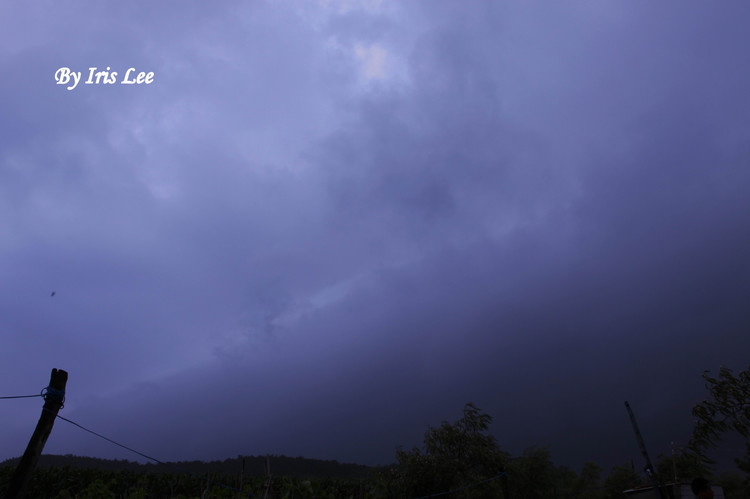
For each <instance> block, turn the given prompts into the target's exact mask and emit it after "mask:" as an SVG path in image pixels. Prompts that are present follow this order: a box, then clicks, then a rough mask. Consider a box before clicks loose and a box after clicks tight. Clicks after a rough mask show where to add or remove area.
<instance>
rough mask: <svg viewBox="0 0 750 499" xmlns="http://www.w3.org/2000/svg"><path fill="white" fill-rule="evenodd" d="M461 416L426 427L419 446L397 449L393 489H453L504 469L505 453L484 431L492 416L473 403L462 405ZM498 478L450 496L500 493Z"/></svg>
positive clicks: (406, 493)
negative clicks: (410, 448)
mask: <svg viewBox="0 0 750 499" xmlns="http://www.w3.org/2000/svg"><path fill="white" fill-rule="evenodd" d="M463 414H464V415H463V418H461V419H460V420H458V421H456V422H455V423H447V422H443V423H442V424H441V425H440V426H439V427H437V428H433V427H428V429H427V431H426V432H425V436H424V444H423V449H419V448H417V447H414V448H413V449H412V450H410V451H404V450H401V449H398V450H397V451H396V458H397V460H398V471H397V478H396V484H395V485H396V488H397V489H398V490H397V491H396V492H397V493H400V494H403V495H404V496H412V497H414V496H421V495H429V494H435V493H439V492H445V491H448V490H455V489H459V488H461V487H465V486H467V485H471V484H473V483H476V482H480V481H483V480H486V479H489V478H492V477H496V476H498V474H499V473H500V472H501V471H502V470H504V465H505V463H506V462H507V460H508V454H506V453H504V452H502V451H501V450H500V448H499V447H498V445H497V442H496V440H495V437H493V436H492V435H489V434H488V433H487V431H488V428H489V425H490V423H491V422H492V417H491V416H489V415H488V414H485V413H483V412H482V411H481V410H480V409H479V408H477V407H476V406H475V405H474V404H472V403H468V404H466V405H465V406H464V411H463ZM499 482H500V480H493V481H490V482H487V483H485V484H482V485H479V486H476V487H472V488H468V489H464V490H462V491H459V492H457V493H455V494H453V495H452V497H487V496H488V495H489V496H492V495H498V494H499V493H500V489H501V484H500V483H499Z"/></svg>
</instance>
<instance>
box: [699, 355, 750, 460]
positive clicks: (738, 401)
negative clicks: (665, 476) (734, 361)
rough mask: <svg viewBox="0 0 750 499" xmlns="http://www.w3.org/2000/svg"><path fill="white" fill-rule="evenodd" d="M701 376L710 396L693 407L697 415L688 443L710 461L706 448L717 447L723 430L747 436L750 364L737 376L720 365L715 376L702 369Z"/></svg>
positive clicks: (703, 458) (749, 419) (749, 408)
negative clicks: (717, 374)
mask: <svg viewBox="0 0 750 499" xmlns="http://www.w3.org/2000/svg"><path fill="white" fill-rule="evenodd" d="M703 379H704V380H706V388H707V389H708V391H709V394H710V396H711V398H710V399H707V400H704V401H703V402H701V403H699V404H697V405H696V406H695V407H694V408H693V416H695V417H696V418H697V419H696V422H695V427H694V428H693V434H692V435H691V437H690V443H689V444H688V446H689V448H690V450H691V451H692V452H694V453H696V454H698V456H700V458H701V459H702V460H703V461H704V462H705V463H710V464H713V463H714V461H713V460H711V459H709V458H708V457H707V456H706V451H707V450H708V449H710V448H713V447H716V445H717V444H718V443H719V441H720V440H721V438H722V436H723V435H724V434H725V433H727V432H729V431H736V432H738V433H739V434H740V435H742V436H743V437H744V438H746V439H748V438H750V366H748V368H747V369H746V370H744V371H742V372H741V373H739V374H738V375H737V376H735V375H734V374H733V373H732V370H731V369H729V368H728V367H724V366H722V367H721V368H720V369H719V376H718V377H716V378H714V377H712V376H710V374H709V371H705V372H704V373H703ZM748 457H750V455H748Z"/></svg>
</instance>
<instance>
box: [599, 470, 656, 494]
mask: <svg viewBox="0 0 750 499" xmlns="http://www.w3.org/2000/svg"><path fill="white" fill-rule="evenodd" d="M644 484H646V482H645V481H644V480H643V478H642V477H641V475H639V474H638V473H637V472H636V471H635V470H634V469H633V466H632V465H630V466H628V465H623V466H615V467H613V468H612V470H611V471H610V472H609V475H608V476H607V479H606V480H604V489H605V491H606V495H605V497H607V498H611V499H615V498H622V497H623V494H622V491H623V490H627V489H632V488H634V487H638V486H640V485H644Z"/></svg>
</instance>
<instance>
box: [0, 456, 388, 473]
mask: <svg viewBox="0 0 750 499" xmlns="http://www.w3.org/2000/svg"><path fill="white" fill-rule="evenodd" d="M268 457H269V459H270V464H271V475H272V476H287V477H297V478H367V477H368V476H370V474H371V473H372V471H373V470H376V469H377V468H375V467H372V466H365V465H363V464H353V463H339V462H338V461H327V460H321V459H308V458H304V457H288V456H274V455H272V456H268ZM243 459H244V460H245V476H246V477H248V478H251V477H260V476H265V465H266V456H237V457H236V458H231V459H225V460H223V461H210V462H203V461H179V462H175V463H166V464H154V463H146V464H141V463H137V462H134V461H128V460H119V459H99V458H96V457H84V456H73V455H70V454H66V455H64V456H60V455H51V454H43V455H42V456H41V457H40V458H39V464H38V465H37V467H39V468H52V467H56V468H64V467H66V466H67V467H70V468H86V469H97V470H108V471H119V470H129V471H137V472H143V473H175V472H179V471H188V472H190V473H193V474H195V475H202V474H205V473H217V474H222V475H238V474H239V473H240V472H241V471H242V460H243ZM19 460H20V458H18V457H17V458H13V459H8V460H6V461H3V462H2V463H0V468H4V467H8V466H10V467H15V466H16V465H17V464H18V461H19Z"/></svg>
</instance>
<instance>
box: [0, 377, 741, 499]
mask: <svg viewBox="0 0 750 499" xmlns="http://www.w3.org/2000/svg"><path fill="white" fill-rule="evenodd" d="M703 378H704V380H705V381H706V388H707V389H708V392H709V398H708V399H706V400H705V401H703V402H701V403H700V404H698V405H696V407H695V408H694V409H693V414H694V416H696V418H697V422H696V426H695V429H694V431H693V435H692V436H691V441H690V445H689V447H688V450H687V451H685V452H683V453H680V454H675V455H672V456H663V455H660V456H658V457H657V459H656V462H655V469H656V474H657V476H661V477H664V478H665V480H664V481H665V482H669V481H672V480H669V479H666V477H670V478H672V479H674V478H675V477H676V478H677V480H676V481H678V482H682V483H689V482H690V481H691V480H692V478H694V477H696V476H703V477H706V478H709V479H710V480H711V481H712V483H714V484H717V485H720V486H721V487H722V488H723V489H724V497H725V498H726V499H747V498H748V497H750V464H748V463H750V444H748V448H747V453H746V455H745V456H744V457H743V458H742V459H736V460H735V463H736V465H737V471H732V472H724V473H721V474H719V475H716V476H714V474H713V472H712V462H711V460H710V459H709V458H708V450H709V449H710V448H712V447H715V446H716V445H717V443H718V442H719V440H721V437H722V436H723V435H724V434H725V433H727V432H730V433H731V432H735V433H738V434H739V435H741V436H743V437H744V438H745V439H747V438H748V434H750V368H748V370H747V371H744V372H742V373H740V374H739V375H738V376H735V375H734V374H733V373H732V372H731V370H729V369H727V368H722V369H721V370H720V372H719V376H718V377H716V378H714V377H711V376H710V375H709V374H708V373H704V375H703ZM491 422H492V418H491V416H489V415H488V414H485V413H483V412H482V411H481V410H480V409H479V408H477V407H476V406H474V405H473V404H471V403H469V404H466V405H465V406H464V410H463V417H462V418H461V419H459V420H458V421H455V422H453V423H449V422H444V423H442V424H441V425H440V426H439V427H437V428H434V427H428V429H427V431H426V432H425V436H424V442H423V445H422V447H413V448H412V449H409V450H404V449H401V448H399V449H398V450H397V451H396V460H397V463H395V464H393V465H392V466H386V467H379V468H368V467H366V466H360V465H351V464H339V463H337V462H336V461H318V460H312V459H303V458H288V457H285V456H274V457H270V458H266V457H248V458H242V457H239V458H237V459H234V460H226V461H223V462H213V463H201V462H191V463H177V464H176V465H175V467H179V468H180V469H181V470H184V471H185V472H176V471H168V470H169V469H173V468H172V467H171V465H139V464H137V463H131V462H129V461H107V460H99V459H93V458H76V457H74V456H57V457H54V456H43V459H42V461H40V464H43V465H42V466H40V467H39V468H38V469H37V470H36V471H35V473H34V475H33V477H32V480H31V483H30V484H29V487H28V489H27V494H26V495H27V497H33V498H38V499H45V498H78V499H82V498H118V499H119V498H123V499H125V498H127V499H131V498H132V499H135V498H144V499H145V498H201V499H207V498H241V497H264V498H268V499H271V498H289V499H291V498H331V499H340V498H342V499H346V498H351V499H365V498H373V499H375V498H393V499H399V498H404V499H408V498H426V497H438V496H439V497H450V498H454V499H466V498H492V497H496V498H503V499H509V498H510V499H615V498H624V497H626V496H625V495H624V494H623V491H624V490H626V489H630V488H635V487H639V486H647V485H649V484H650V480H649V479H648V477H646V475H645V474H644V473H643V472H636V471H635V469H634V466H633V465H632V464H625V465H622V466H615V467H613V468H612V469H611V470H610V471H609V473H608V474H607V475H606V477H605V476H604V470H603V469H602V468H601V467H600V466H599V465H597V464H595V463H586V464H585V465H584V466H583V468H582V469H581V471H580V472H576V471H575V470H573V469H570V468H567V467H565V466H556V465H555V464H554V463H553V462H552V458H551V455H550V452H549V449H547V448H546V447H532V448H529V449H527V450H525V451H524V452H523V453H522V454H521V455H520V456H511V455H510V454H509V453H507V452H504V451H502V450H501V449H500V447H499V446H498V444H497V442H496V440H495V438H494V437H493V436H492V435H490V434H489V426H490V424H491ZM267 459H269V460H270V461H268V462H270V463H272V464H271V465H272V467H273V469H274V470H276V471H275V473H276V474H274V475H271V474H268V473H266V475H265V476H264V475H263V474H258V470H259V469H263V468H261V467H260V466H261V463H262V464H263V465H265V463H266V462H267ZM246 461H247V462H250V463H251V468H252V469H254V470H256V471H255V472H256V474H255V475H252V474H250V475H244V474H242V473H239V470H240V469H244V467H243V468H240V466H241V465H243V464H244V463H245V462H246ZM63 463H67V464H63ZM277 464H278V466H276V465H277ZM14 469H15V463H14V462H10V461H8V462H5V463H0V497H4V495H5V494H4V493H5V491H6V490H7V486H8V483H9V482H10V478H11V476H12V474H13V472H14ZM232 470H234V472H232Z"/></svg>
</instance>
